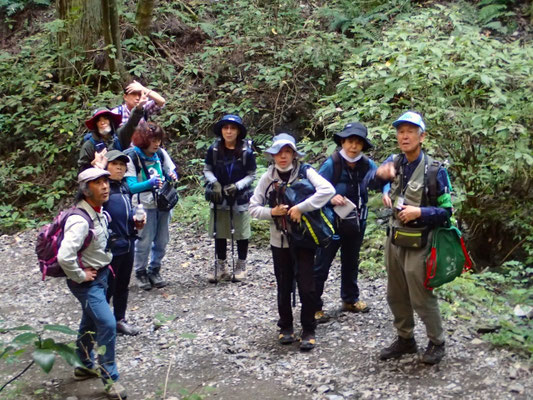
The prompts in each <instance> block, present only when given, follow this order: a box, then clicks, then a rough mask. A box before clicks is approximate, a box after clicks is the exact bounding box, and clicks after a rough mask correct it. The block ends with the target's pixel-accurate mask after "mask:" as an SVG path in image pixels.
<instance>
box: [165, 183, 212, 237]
mask: <svg viewBox="0 0 533 400" xmlns="http://www.w3.org/2000/svg"><path fill="white" fill-rule="evenodd" d="M173 219H175V220H178V221H180V223H181V224H183V225H186V226H187V227H188V228H187V229H191V228H192V229H196V230H198V231H206V230H207V224H208V222H209V203H208V202H207V201H206V200H205V198H204V193H203V192H201V191H196V192H192V193H190V194H189V195H188V196H184V197H181V198H180V201H179V202H178V205H177V206H176V207H175V208H174V211H173Z"/></svg>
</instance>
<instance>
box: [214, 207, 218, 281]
mask: <svg viewBox="0 0 533 400" xmlns="http://www.w3.org/2000/svg"><path fill="white" fill-rule="evenodd" d="M213 240H214V241H215V265H214V267H215V284H217V283H218V277H217V272H218V271H217V205H216V204H215V203H213Z"/></svg>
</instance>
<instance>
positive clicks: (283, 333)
mask: <svg viewBox="0 0 533 400" xmlns="http://www.w3.org/2000/svg"><path fill="white" fill-rule="evenodd" d="M294 340H295V339H294V332H293V330H292V329H281V330H280V331H279V337H278V342H279V343H280V344H283V345H285V344H291V343H293V342H294Z"/></svg>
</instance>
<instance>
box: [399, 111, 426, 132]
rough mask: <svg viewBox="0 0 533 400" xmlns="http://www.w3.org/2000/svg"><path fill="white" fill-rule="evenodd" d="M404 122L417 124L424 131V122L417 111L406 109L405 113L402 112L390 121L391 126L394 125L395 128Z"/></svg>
mask: <svg viewBox="0 0 533 400" xmlns="http://www.w3.org/2000/svg"><path fill="white" fill-rule="evenodd" d="M404 122H408V123H410V124H413V125H416V126H418V127H419V128H421V129H422V132H425V131H426V124H425V123H424V120H423V119H422V116H421V115H420V114H418V113H415V112H413V111H407V112H406V113H404V114H402V115H401V116H400V118H398V119H397V120H396V121H394V122H393V123H392V126H394V127H395V128H398V126H400V125H401V124H403V123H404Z"/></svg>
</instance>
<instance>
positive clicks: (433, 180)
mask: <svg viewBox="0 0 533 400" xmlns="http://www.w3.org/2000/svg"><path fill="white" fill-rule="evenodd" d="M428 164H429V165H428V166H427V168H428V169H427V188H426V190H427V196H428V200H429V205H430V206H433V207H436V206H437V197H438V196H437V174H438V173H439V169H440V167H441V166H442V163H441V162H439V161H436V160H433V159H431V162H429V163H428Z"/></svg>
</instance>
